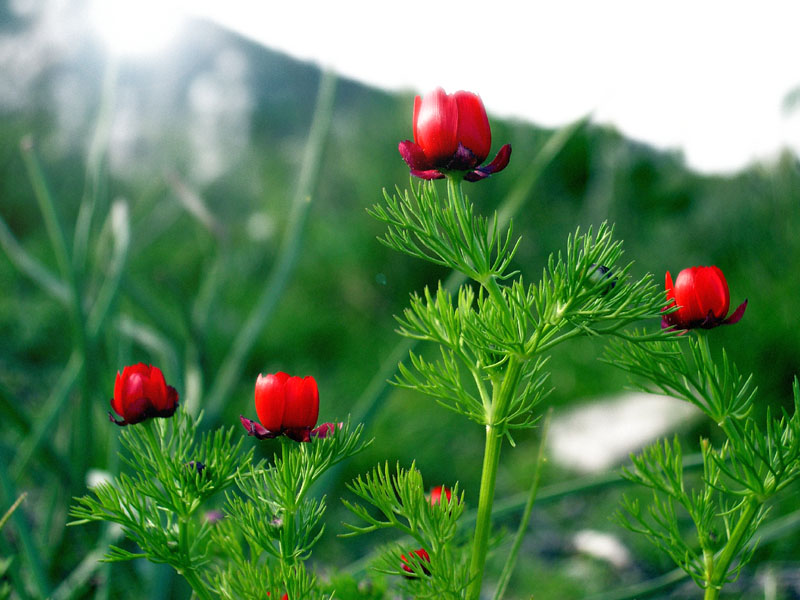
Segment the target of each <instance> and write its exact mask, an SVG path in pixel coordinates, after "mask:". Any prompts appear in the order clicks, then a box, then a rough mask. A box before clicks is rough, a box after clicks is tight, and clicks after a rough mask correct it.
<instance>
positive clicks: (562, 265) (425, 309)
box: [395, 225, 670, 430]
mask: <svg viewBox="0 0 800 600" xmlns="http://www.w3.org/2000/svg"><path fill="white" fill-rule="evenodd" d="M621 253H622V249H621V244H620V242H617V241H614V240H613V237H612V230H611V228H609V227H608V226H606V225H602V226H600V228H599V229H598V231H597V234H594V233H593V231H592V230H589V231H588V232H587V233H584V234H581V233H580V232H579V231H578V232H576V233H575V235H574V236H570V238H569V240H568V243H567V249H566V252H564V253H563V254H562V253H558V254H553V255H551V256H550V259H549V260H548V266H547V268H546V269H545V271H544V274H543V278H542V280H541V282H540V283H538V284H537V285H528V286H526V285H525V284H524V283H523V282H522V279H521V278H519V279H516V280H515V281H513V282H511V283H510V284H509V285H503V286H500V285H498V284H497V282H496V281H495V280H494V279H489V280H487V281H485V282H483V283H484V285H483V286H482V287H480V288H478V291H477V292H476V291H475V290H474V289H473V288H472V287H471V286H466V285H465V286H462V287H461V288H459V290H458V292H457V293H456V294H455V295H454V294H452V293H451V292H449V291H448V290H446V289H445V288H444V287H443V286H442V285H441V284H439V287H438V289H437V290H436V293H435V294H434V293H432V292H431V291H430V290H429V289H428V288H426V289H425V290H424V292H423V294H422V295H419V294H413V295H412V296H411V303H410V306H409V307H408V308H407V309H405V311H404V312H403V315H402V316H400V317H398V318H397V320H398V323H399V329H398V331H399V333H400V334H402V335H404V336H406V337H409V338H412V339H417V340H421V341H429V342H433V343H435V344H437V345H438V346H439V357H437V358H436V359H428V358H425V357H424V356H423V355H422V354H418V353H415V352H411V353H410V366H407V365H402V364H401V365H400V368H399V374H398V376H397V378H396V380H395V383H396V384H397V385H400V386H402V387H407V388H410V389H417V390H420V391H422V392H424V393H426V394H428V395H430V396H433V397H434V398H435V399H436V400H437V401H438V402H439V403H440V404H442V405H443V406H445V407H446V408H449V409H451V410H454V411H456V412H458V413H461V414H464V415H466V416H467V417H469V418H470V419H471V420H473V421H475V422H476V423H479V424H481V425H486V424H488V423H490V422H491V423H492V424H494V425H497V426H499V427H502V428H504V429H506V430H507V429H511V428H520V427H530V426H532V425H533V424H534V423H535V422H536V421H537V417H536V415H535V414H534V412H533V411H534V408H535V407H536V405H537V404H538V403H539V402H540V401H541V400H542V398H543V397H545V396H546V395H547V393H548V392H549V388H548V387H547V385H546V384H547V376H548V374H547V373H546V372H545V371H544V367H545V364H546V358H547V357H546V356H543V355H544V353H546V352H547V351H549V350H550V349H552V348H553V347H554V346H556V345H557V344H559V343H562V342H564V341H566V340H568V339H571V338H573V337H576V336H581V335H591V336H599V335H616V336H621V337H629V336H628V335H627V334H626V333H624V331H623V328H624V327H625V326H626V325H628V324H630V323H631V322H633V321H636V320H639V319H643V318H653V319H655V318H660V312H661V310H662V308H663V303H664V299H663V292H662V291H661V290H659V289H657V287H656V286H655V285H654V284H653V282H652V278H651V277H650V276H646V277H644V278H643V279H641V280H638V281H631V280H630V269H631V265H630V264H628V265H625V266H624V267H617V266H616V262H617V261H618V260H619V258H620V256H621ZM606 265H608V266H606ZM667 335H670V334H669V333H662V332H658V333H655V334H652V335H651V336H649V337H651V338H656V339H658V338H662V337H665V336H667ZM513 362H516V363H517V364H518V365H519V366H520V369H521V370H520V377H519V382H518V384H519V385H518V387H515V388H514V389H513V390H511V398H510V399H509V400H508V401H505V402H504V403H503V404H502V410H498V407H497V406H496V404H495V398H496V394H497V392H498V389H499V387H500V385H501V383H502V381H503V380H504V378H505V376H506V371H507V370H508V369H509V365H510V364H512V363H513Z"/></svg>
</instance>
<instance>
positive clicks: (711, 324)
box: [661, 300, 747, 329]
mask: <svg viewBox="0 0 800 600" xmlns="http://www.w3.org/2000/svg"><path fill="white" fill-rule="evenodd" d="M746 309H747V300H745V301H744V302H742V303H741V304H740V305H739V306H738V307H737V308H736V310H735V311H733V314H731V316H729V317H728V318H725V317H716V316H714V313H713V312H711V311H708V315H707V316H706V318H705V319H702V320H696V321H690V322H688V323H681V322H679V321H678V320H677V319H676V318H675V317H674V315H675V313H669V314H665V315H662V317H661V328H662V329H667V328H668V327H674V328H675V329H714V328H715V327H719V326H720V325H735V324H736V323H738V322H739V321H741V320H742V317H743V316H744V311H745V310H746Z"/></svg>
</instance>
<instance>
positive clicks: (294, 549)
mask: <svg viewBox="0 0 800 600" xmlns="http://www.w3.org/2000/svg"><path fill="white" fill-rule="evenodd" d="M362 431H363V426H362V425H358V426H357V427H356V428H355V430H353V431H350V428H349V424H347V425H343V426H342V428H340V429H339V430H338V431H336V432H335V433H334V434H333V435H329V436H328V437H326V438H322V439H313V440H312V441H311V442H310V443H301V444H298V443H296V442H293V441H291V440H289V439H288V438H281V444H282V450H283V452H282V454H281V456H280V457H277V456H276V457H275V460H274V462H273V463H272V464H268V463H266V462H264V461H261V462H259V463H258V464H256V465H254V466H252V467H251V468H249V469H247V470H243V471H240V473H239V474H238V475H237V478H236V487H237V489H236V491H235V492H230V493H228V494H227V495H226V496H227V502H226V506H225V511H226V513H227V514H228V515H229V516H230V517H231V518H232V519H233V520H234V521H235V522H236V523H237V524H238V526H239V529H240V530H241V531H242V534H243V536H244V538H245V539H246V540H247V542H248V543H249V544H250V546H251V548H254V549H256V551H257V552H259V553H260V552H261V551H264V552H267V553H268V554H270V555H272V556H273V557H275V558H277V559H279V560H281V561H283V562H286V563H289V564H296V563H299V562H300V561H303V560H305V559H307V558H308V557H309V556H310V554H311V549H312V547H313V546H314V545H315V544H316V543H317V542H318V541H319V539H320V537H321V536H322V533H323V530H324V525H323V524H322V517H323V515H324V513H325V498H324V497H323V498H319V499H316V498H311V497H309V491H310V489H311V487H312V485H313V484H314V482H315V481H316V480H317V479H319V477H320V476H321V475H322V474H323V473H324V472H325V471H326V470H327V469H329V468H331V467H332V466H333V465H335V464H337V463H339V462H341V461H343V460H345V459H346V458H349V457H350V456H353V455H355V454H357V453H358V452H360V451H361V450H363V449H364V448H365V447H366V446H367V445H368V443H362V442H361V441H360V438H361V434H362Z"/></svg>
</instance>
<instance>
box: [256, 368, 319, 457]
mask: <svg viewBox="0 0 800 600" xmlns="http://www.w3.org/2000/svg"><path fill="white" fill-rule="evenodd" d="M256 414H258V420H259V421H261V423H260V424H259V423H256V422H255V421H251V420H250V419H246V418H245V417H240V419H241V421H242V425H244V428H245V429H247V432H248V433H249V434H250V435H254V436H255V437H257V438H258V439H260V440H261V439H265V438H274V437H277V436H279V435H285V436H287V437H289V438H291V439H293V440H295V441H297V442H308V441H310V439H311V429H312V428H313V427H314V425H316V424H317V416H318V414H319V390H317V382H316V381H315V380H314V378H313V377H310V376H309V377H291V376H289V375H287V374H286V373H283V372H279V373H275V374H274V375H273V374H269V375H267V376H263V375H259V376H258V380H257V381H256Z"/></svg>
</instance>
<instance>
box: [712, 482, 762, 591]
mask: <svg viewBox="0 0 800 600" xmlns="http://www.w3.org/2000/svg"><path fill="white" fill-rule="evenodd" d="M760 506H761V503H760V502H759V501H758V500H757V499H756V498H754V497H752V496H751V497H750V498H748V499H747V505H746V506H745V509H744V511H743V512H742V515H741V516H740V517H739V522H738V523H736V527H734V529H733V532H732V533H731V536H730V538H728V543H727V544H725V547H724V548H723V549H722V552H721V553H720V554H719V556H718V557H717V559H716V561H714V560H713V559H712V561H711V565H710V566H707V567H706V574H707V578H706V579H707V581H708V584H707V587H706V593H705V596H704V600H715V599H716V598H718V597H719V591H720V590H721V589H722V586H723V585H724V583H725V578H726V577H727V575H728V569H729V568H730V566H731V563H732V562H733V559H734V558H736V553H737V551H738V550H739V549H740V547H741V544H742V541H743V538H744V536H745V535H747V532H748V530H749V529H750V525H751V524H752V523H753V519H755V517H756V515H757V514H758V509H759V507H760Z"/></svg>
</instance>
